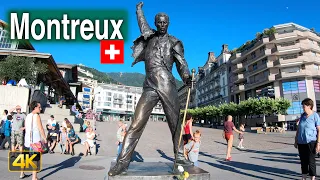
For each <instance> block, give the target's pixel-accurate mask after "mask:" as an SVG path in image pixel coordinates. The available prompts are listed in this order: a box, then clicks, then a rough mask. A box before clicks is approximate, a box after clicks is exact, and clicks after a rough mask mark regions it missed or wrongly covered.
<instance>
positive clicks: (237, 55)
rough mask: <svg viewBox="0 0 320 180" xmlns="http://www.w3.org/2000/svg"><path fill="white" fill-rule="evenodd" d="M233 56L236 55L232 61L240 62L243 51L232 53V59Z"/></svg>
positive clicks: (233, 62)
mask: <svg viewBox="0 0 320 180" xmlns="http://www.w3.org/2000/svg"><path fill="white" fill-rule="evenodd" d="M233 57H234V58H235V59H233V60H231V63H232V64H236V63H238V62H239V61H240V59H241V53H236V54H235V55H232V56H231V59H232V58H233Z"/></svg>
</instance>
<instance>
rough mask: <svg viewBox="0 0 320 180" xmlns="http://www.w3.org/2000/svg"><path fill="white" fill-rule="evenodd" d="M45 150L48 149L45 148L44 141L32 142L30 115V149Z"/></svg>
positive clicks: (35, 150)
mask: <svg viewBox="0 0 320 180" xmlns="http://www.w3.org/2000/svg"><path fill="white" fill-rule="evenodd" d="M47 150H48V149H47V146H46V143H44V142H43V141H39V142H35V143H33V116H32V120H31V132H30V151H33V152H40V153H44V152H46V151H47Z"/></svg>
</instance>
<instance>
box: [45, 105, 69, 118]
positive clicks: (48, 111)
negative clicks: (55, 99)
mask: <svg viewBox="0 0 320 180" xmlns="http://www.w3.org/2000/svg"><path fill="white" fill-rule="evenodd" d="M70 113H71V110H70V109H60V108H58V107H46V109H45V111H44V114H55V115H64V116H69V115H70Z"/></svg>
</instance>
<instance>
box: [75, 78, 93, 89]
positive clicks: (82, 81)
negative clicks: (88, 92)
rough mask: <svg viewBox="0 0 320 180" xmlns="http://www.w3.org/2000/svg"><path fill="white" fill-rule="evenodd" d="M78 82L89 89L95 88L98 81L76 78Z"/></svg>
mask: <svg viewBox="0 0 320 180" xmlns="http://www.w3.org/2000/svg"><path fill="white" fill-rule="evenodd" d="M78 81H79V82H81V83H83V84H85V85H87V86H89V87H91V88H95V87H97V86H98V81H97V80H95V79H93V78H89V77H83V76H78Z"/></svg>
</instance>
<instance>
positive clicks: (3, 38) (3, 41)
mask: <svg viewBox="0 0 320 180" xmlns="http://www.w3.org/2000/svg"><path fill="white" fill-rule="evenodd" d="M1 32H2V33H1ZM1 32H0V48H11V45H12V41H11V39H10V38H9V33H8V32H7V31H6V30H1Z"/></svg>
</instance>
